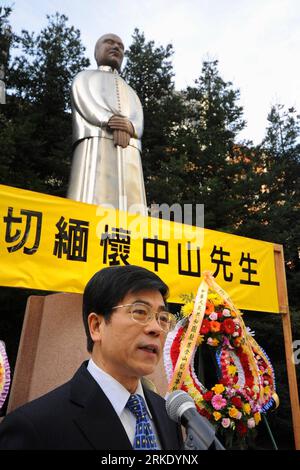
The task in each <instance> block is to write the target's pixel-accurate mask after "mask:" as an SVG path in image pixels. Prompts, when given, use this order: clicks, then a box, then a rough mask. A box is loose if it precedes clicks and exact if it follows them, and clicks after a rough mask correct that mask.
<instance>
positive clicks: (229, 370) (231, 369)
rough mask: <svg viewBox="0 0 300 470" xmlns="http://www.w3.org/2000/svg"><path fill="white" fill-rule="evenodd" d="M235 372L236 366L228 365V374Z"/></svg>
mask: <svg viewBox="0 0 300 470" xmlns="http://www.w3.org/2000/svg"><path fill="white" fill-rule="evenodd" d="M235 373H236V367H235V366H232V365H231V366H228V374H229V375H232V376H233V375H235Z"/></svg>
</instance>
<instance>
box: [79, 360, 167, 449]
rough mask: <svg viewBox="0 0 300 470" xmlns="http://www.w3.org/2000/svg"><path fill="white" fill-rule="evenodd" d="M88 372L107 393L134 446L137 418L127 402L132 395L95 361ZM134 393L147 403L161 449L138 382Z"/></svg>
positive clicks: (89, 364)
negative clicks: (127, 406)
mask: <svg viewBox="0 0 300 470" xmlns="http://www.w3.org/2000/svg"><path fill="white" fill-rule="evenodd" d="M87 370H88V371H89V373H90V374H91V376H92V377H93V378H94V379H95V380H96V382H97V384H98V385H99V386H100V387H101V389H102V390H103V392H104V393H105V395H106V397H107V398H108V400H109V401H110V402H111V404H112V406H113V408H114V410H115V412H116V413H117V415H118V416H119V418H120V421H121V423H122V424H123V426H124V429H125V431H126V434H127V436H128V439H129V440H130V442H131V444H132V445H133V443H134V436H135V425H136V417H135V416H134V415H133V413H131V411H130V410H129V409H128V408H126V404H127V401H128V399H129V397H130V395H131V394H130V393H129V392H128V390H127V389H126V388H125V387H124V386H123V385H122V384H120V382H118V381H117V380H116V379H114V378H113V377H112V376H111V375H109V374H107V372H104V370H102V369H100V367H99V366H97V365H96V364H95V362H94V361H93V359H90V360H89V363H88V367H87ZM134 393H135V394H138V395H141V396H142V397H143V399H144V401H145V405H146V409H147V412H148V415H149V418H150V421H151V426H152V429H153V432H154V434H155V437H156V442H157V445H158V447H159V448H160V449H161V445H160V441H159V437H158V434H157V430H156V427H155V424H154V422H153V420H152V415H151V412H150V410H149V407H148V404H147V401H146V398H145V395H144V391H143V387H142V384H141V382H140V381H139V382H138V386H137V389H136V391H135V392H134Z"/></svg>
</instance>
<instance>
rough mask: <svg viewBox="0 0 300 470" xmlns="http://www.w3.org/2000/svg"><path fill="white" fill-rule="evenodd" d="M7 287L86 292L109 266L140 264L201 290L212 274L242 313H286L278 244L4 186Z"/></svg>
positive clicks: (0, 205)
mask: <svg viewBox="0 0 300 470" xmlns="http://www.w3.org/2000/svg"><path fill="white" fill-rule="evenodd" d="M0 256H1V258H0V259H1V261H0V263H1V264H0V267H1V269H0V284H1V285H5V286H13V287H28V288H34V289H42V290H49V291H63V292H82V291H83V289H84V286H85V284H86V282H87V281H88V279H89V278H90V277H91V276H92V275H93V273H94V272H96V271H98V270H99V269H101V268H102V267H105V266H117V265H125V264H137V265H140V266H144V267H146V268H148V269H150V270H152V271H154V272H156V273H157V274H158V275H159V276H160V277H161V278H162V279H163V280H164V281H165V282H166V283H167V284H168V285H169V287H170V299H169V300H170V301H171V302H179V303H180V302H181V301H182V299H181V297H180V296H181V295H182V294H187V293H190V292H196V290H197V288H198V285H199V282H200V278H201V275H202V272H203V271H204V270H210V271H211V272H212V274H213V275H214V277H215V278H216V280H217V282H218V284H220V285H221V286H222V287H223V288H224V289H225V290H226V291H227V292H229V294H230V295H231V297H232V299H233V300H234V302H235V304H236V305H237V306H238V307H239V308H241V309H248V310H258V311H266V312H275V313H278V312H279V307H278V299H277V288H276V276H275V265H274V251H273V245H272V244H271V243H267V242H262V241H259V240H253V239H249V238H245V237H238V236H235V235H229V234H227V233H222V232H216V231H212V230H207V229H201V228H196V227H191V226H188V225H183V224H179V223H176V222H169V221H166V220H159V219H156V218H151V217H142V216H137V215H129V214H127V213H122V212H118V211H114V210H113V209H105V208H101V207H97V206H93V205H89V204H83V203H79V202H75V201H71V200H69V199H63V198H58V197H54V196H48V195H45V194H40V193H34V192H31V191H26V190H21V189H17V188H12V187H9V186H4V185H0Z"/></svg>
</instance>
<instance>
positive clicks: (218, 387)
mask: <svg viewBox="0 0 300 470" xmlns="http://www.w3.org/2000/svg"><path fill="white" fill-rule="evenodd" d="M212 390H213V391H214V392H215V394H216V395H219V394H220V393H223V392H224V390H225V387H224V385H223V384H216V385H215V386H214V387H213V388H212Z"/></svg>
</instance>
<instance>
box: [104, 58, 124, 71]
mask: <svg viewBox="0 0 300 470" xmlns="http://www.w3.org/2000/svg"><path fill="white" fill-rule="evenodd" d="M102 65H108V66H109V67H111V68H112V69H116V70H118V71H119V70H120V68H121V62H120V61H119V60H118V59H109V60H107V61H106V62H105V64H102Z"/></svg>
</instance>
